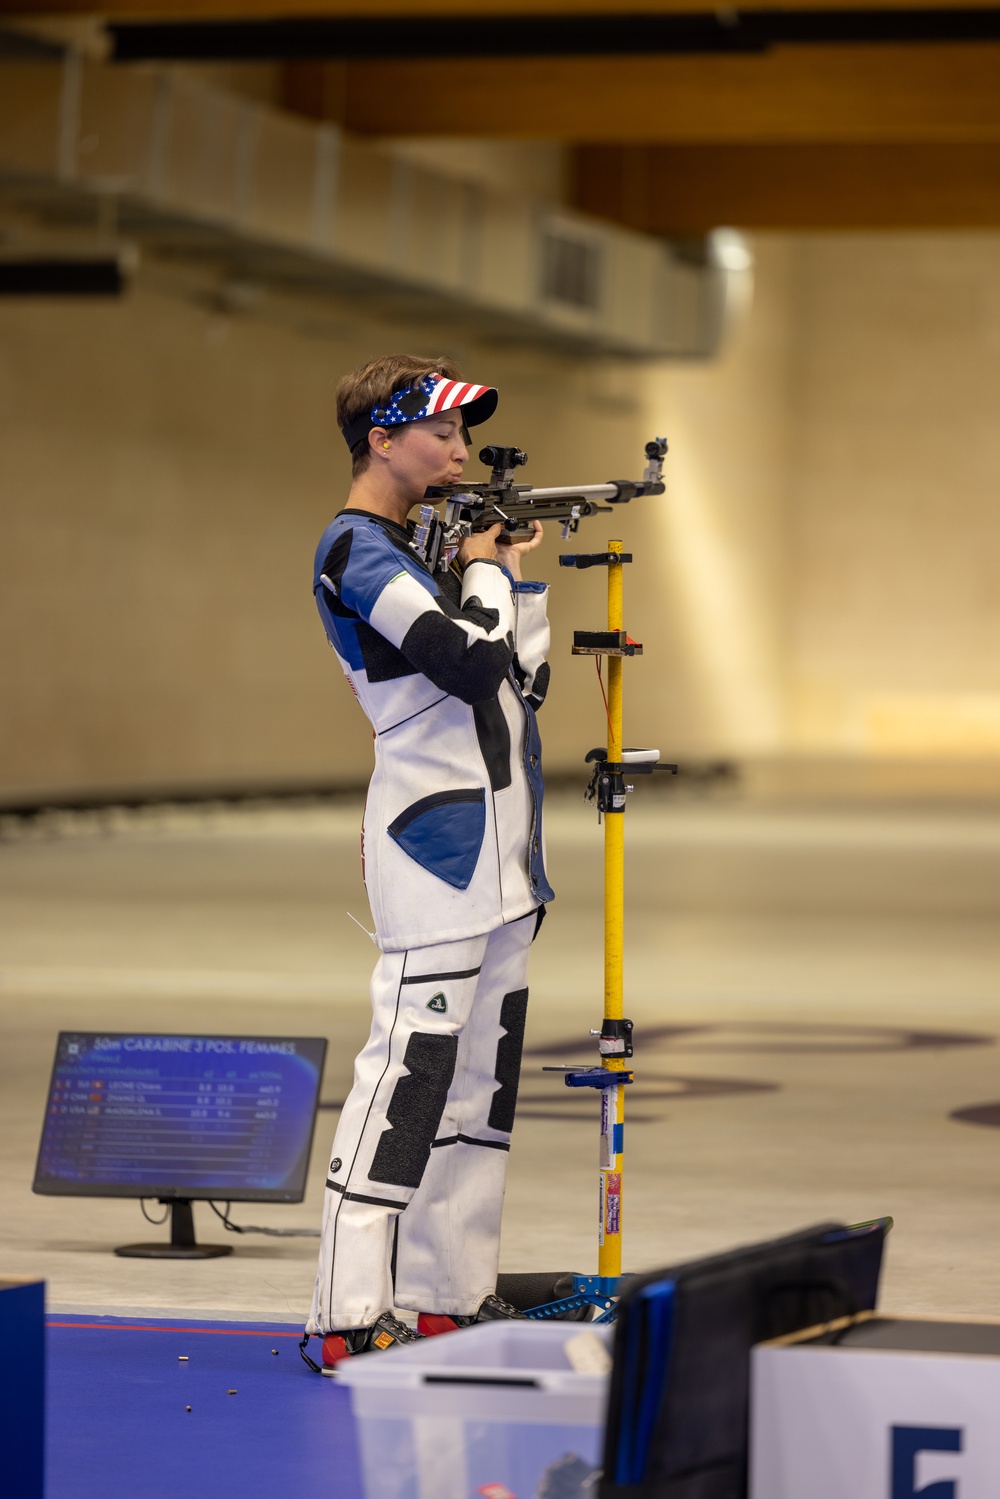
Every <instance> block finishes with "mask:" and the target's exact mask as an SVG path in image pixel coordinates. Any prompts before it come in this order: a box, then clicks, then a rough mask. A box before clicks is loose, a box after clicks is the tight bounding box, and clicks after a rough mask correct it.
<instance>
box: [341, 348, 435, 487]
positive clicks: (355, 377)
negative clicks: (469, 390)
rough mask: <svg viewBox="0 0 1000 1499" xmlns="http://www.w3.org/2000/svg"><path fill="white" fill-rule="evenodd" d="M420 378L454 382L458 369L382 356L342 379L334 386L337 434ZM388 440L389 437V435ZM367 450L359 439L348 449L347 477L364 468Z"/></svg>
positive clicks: (402, 356) (411, 356) (410, 356)
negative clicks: (434, 378) (356, 418)
mask: <svg viewBox="0 0 1000 1499" xmlns="http://www.w3.org/2000/svg"><path fill="white" fill-rule="evenodd" d="M424 375H443V376H444V377H445V379H446V380H458V379H460V378H461V377H460V375H459V372H458V368H457V367H456V365H455V364H454V362H453V361H452V360H451V359H443V358H442V359H421V358H420V356H419V355H416V354H383V355H381V357H380V358H378V359H370V360H369V361H368V363H367V364H363V365H362V366H361V368H360V369H356V370H352V371H351V373H350V374H349V375H345V376H344V378H343V380H341V382H340V384H339V385H338V386H337V425H338V427H339V428H340V430H341V431H343V430H344V428H345V427H346V426H347V425H348V423H349V422H352V421H354V419H355V417H358V416H361V415H362V414H363V413H364V412H366V411H371V410H372V408H373V407H375V406H387V405H388V404H389V398H390V396H391V395H392V394H393V392H394V391H397V390H405V389H406V387H407V386H408V385H413V384H414V382H415V381H417V380H422V379H423V377H424ZM389 435H390V436H391V435H392V433H391V432H390V434H389ZM370 458H371V449H370V448H369V446H368V438H367V437H363V438H362V439H361V440H360V442H356V443H355V444H354V446H353V448H352V449H351V475H352V477H353V478H355V479H356V478H357V477H358V475H359V474H363V473H364V471H365V469H366V468H367V467H368V463H369V460H370Z"/></svg>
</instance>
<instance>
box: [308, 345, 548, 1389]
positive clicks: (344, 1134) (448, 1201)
mask: <svg viewBox="0 0 1000 1499" xmlns="http://www.w3.org/2000/svg"><path fill="white" fill-rule="evenodd" d="M497 400H498V396H497V392H496V390H495V389H493V388H491V387H487V386H481V385H472V384H468V383H464V382H462V381H461V379H460V378H459V375H458V371H457V370H456V369H455V367H454V366H453V365H452V364H450V363H449V362H448V361H447V360H435V361H431V360H421V359H415V358H410V357H408V356H402V355H400V356H388V357H385V358H381V359H377V360H375V361H373V362H372V363H370V364H368V365H365V366H364V367H363V368H361V369H359V370H357V371H355V372H354V373H353V374H351V375H348V376H347V377H346V378H345V379H344V380H343V381H342V382H341V385H340V387H339V389H338V393H337V418H338V422H339V425H340V428H341V431H342V432H343V435H344V438H345V440H346V442H347V445H348V447H349V449H350V451H351V456H352V462H353V482H352V486H351V490H350V494H349V496H348V501H347V506H346V507H345V509H343V510H342V511H341V512H340V513H339V515H337V517H336V518H335V520H334V521H333V523H332V524H331V525H330V526H329V527H328V528H327V530H326V531H325V532H324V534H323V536H322V538H321V540H320V543H319V547H318V549H317V552H316V566H315V574H314V593H315V597H316V602H317V605H318V608H319V612H320V617H321V619H322V621H323V625H324V628H325V630H326V634H327V637H328V639H329V641H330V644H331V645H332V646H333V648H334V650H335V651H336V653H337V656H338V658H339V660H340V664H341V666H342V668H343V670H344V672H345V674H346V676H347V679H348V682H349V683H350V686H351V688H352V689H353V691H354V693H355V695H356V697H357V699H358V701H359V703H360V704H361V707H362V708H363V709H364V711H365V713H366V714H367V716H368V718H369V719H370V721H371V723H372V726H373V729H374V731H375V769H374V773H373V775H372V779H371V784H370V787H369V792H368V799H367V803H366V809H365V816H364V824H363V830H362V858H363V872H364V878H365V883H366V887H367V891H368V897H369V901H370V904H371V909H372V914H373V917H374V922H375V929H376V935H377V940H378V946H379V949H380V954H381V955H380V957H379V960H378V963H377V964H376V967H375V972H374V974H373V976H372V983H371V1000H372V1012H373V1018H372V1029H371V1034H370V1036H369V1039H368V1042H367V1044H366V1046H365V1048H364V1049H363V1051H362V1052H361V1054H360V1055H359V1056H358V1058H357V1061H356V1064H355V1074H354V1086H353V1088H352V1090H351V1093H350V1095H349V1097H348V1099H347V1102H346V1104H345V1105H344V1110H343V1113H342V1115H341V1119H340V1124H339V1127H338V1129H337V1133H336V1138H335V1140H334V1144H333V1149H332V1151H331V1155H330V1162H329V1172H328V1177H327V1191H326V1201H325V1206H324V1215H323V1231H322V1239H321V1245H320V1256H319V1268H318V1272H317V1277H316V1287H315V1294H314V1299H313V1306H312V1311H311V1314H310V1317H309V1321H308V1324H307V1337H308V1336H309V1335H312V1334H319V1335H321V1336H322V1337H323V1339H324V1344H323V1362H324V1364H326V1365H327V1366H332V1365H334V1364H335V1363H336V1362H337V1361H338V1360H339V1359H341V1358H343V1357H346V1356H348V1355H350V1354H353V1353H359V1352H363V1351H367V1350H369V1349H372V1348H385V1347H389V1346H391V1345H392V1344H393V1343H397V1342H399V1343H402V1342H408V1341H411V1340H412V1339H414V1338H415V1337H417V1336H419V1334H420V1333H424V1334H426V1333H429V1332H437V1331H445V1330H448V1329H449V1328H451V1327H454V1326H459V1325H464V1324H466V1323H468V1322H472V1321H476V1320H484V1319H488V1318H495V1317H503V1316H517V1315H519V1314H518V1313H517V1312H516V1311H515V1310H514V1308H513V1307H510V1306H508V1305H507V1304H506V1303H504V1302H502V1301H501V1300H500V1299H499V1298H498V1297H497V1296H496V1294H495V1292H496V1275H497V1265H498V1259H499V1236H500V1215H501V1208H502V1203H503V1193H504V1181H505V1175H506V1166H507V1154H508V1150H509V1146H510V1135H511V1129H512V1127H513V1122H514V1106H515V1102H516V1097H517V1083H518V1073H519V1067H520V1057H521V1046H522V1040H523V1034H524V1022H525V1012H526V1007H527V1000H528V990H527V984H526V972H527V961H528V949H529V947H530V945H531V942H532V941H533V939H534V936H535V934H536V932H537V930H538V926H539V924H540V921H541V918H542V916H543V915H544V910H545V902H546V901H548V900H550V899H551V898H552V890H551V889H550V887H549V884H548V881H547V879H546V876H545V868H544V863H543V854H544V850H543V840H542V820H541V818H542V775H541V746H540V742H539V738H538V731H537V727H536V724H535V709H536V708H538V707H539V706H540V704H541V701H542V699H543V697H544V696H545V690H546V687H547V685H548V674H549V668H548V664H547V662H546V660H545V655H546V651H547V649H548V643H549V628H548V622H547V620H546V613H545V610H546V594H547V585H546V584H544V583H536V582H525V581H523V580H522V578H521V561H522V558H523V557H524V556H525V554H526V553H528V552H531V551H533V550H534V549H535V548H536V547H537V546H538V545H539V543H540V541H541V539H542V537H541V526H540V525H539V524H538V523H537V522H536V523H535V527H534V531H533V533H532V534H531V535H530V537H529V538H528V539H527V540H524V541H520V542H512V541H511V540H510V539H509V538H508V537H506V536H505V535H503V534H502V533H501V530H500V527H499V526H494V527H492V529H491V530H489V531H485V532H481V533H478V534H475V535H472V536H468V537H466V538H465V539H464V540H463V541H462V543H461V546H460V548H459V550H458V555H457V558H456V559H455V564H454V565H453V566H452V567H451V568H450V569H448V570H447V571H445V572H443V573H442V572H435V573H433V574H432V573H431V572H429V571H428V569H427V567H426V566H425V565H424V563H423V562H422V561H421V560H420V558H419V557H418V556H417V555H416V553H415V552H414V550H413V548H412V547H411V545H410V541H411V536H412V530H411V529H409V528H408V527H407V516H408V514H409V512H410V510H411V509H412V508H413V507H414V506H415V505H418V504H420V503H421V501H423V499H424V495H425V491H426V489H427V488H428V486H430V485H435V484H443V483H453V482H456V481H457V480H458V479H460V478H461V474H462V469H463V467H464V465H465V462H466V460H467V457H468V452H467V440H468V434H467V428H468V427H469V426H473V425H477V424H479V423H481V422H483V421H485V420H487V418H488V417H490V416H491V415H492V414H493V412H494V410H495V409H496V405H497ZM395 1310H399V1311H405V1312H409V1313H416V1314H418V1319H419V1320H418V1323H417V1326H418V1329H419V1332H414V1331H413V1329H412V1327H410V1326H409V1325H407V1324H406V1323H404V1322H402V1321H400V1320H399V1319H397V1317H396V1316H395V1315H394V1311H395Z"/></svg>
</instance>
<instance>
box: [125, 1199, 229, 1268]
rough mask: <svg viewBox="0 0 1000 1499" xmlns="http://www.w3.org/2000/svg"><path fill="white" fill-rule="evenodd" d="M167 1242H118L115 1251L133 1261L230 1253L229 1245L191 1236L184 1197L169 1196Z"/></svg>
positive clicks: (191, 1225)
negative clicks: (201, 1242) (168, 1231)
mask: <svg viewBox="0 0 1000 1499" xmlns="http://www.w3.org/2000/svg"><path fill="white" fill-rule="evenodd" d="M160 1202H161V1203H162V1205H163V1206H164V1207H169V1208H170V1243H169V1244H165V1243H164V1242H163V1241H162V1240H160V1241H159V1242H157V1243H155V1244H121V1245H119V1247H118V1248H117V1249H116V1250H115V1254H120V1255H122V1256H123V1257H124V1258H125V1259H135V1260H214V1259H215V1258H217V1256H218V1255H220V1254H232V1252H233V1248H232V1245H231V1244H199V1243H197V1242H196V1240H195V1236H194V1213H193V1211H192V1209H191V1203H190V1201H189V1200H188V1199H187V1198H183V1197H176V1198H170V1200H169V1201H167V1202H164V1200H163V1198H162V1197H161V1198H160Z"/></svg>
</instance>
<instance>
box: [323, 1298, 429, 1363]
mask: <svg viewBox="0 0 1000 1499" xmlns="http://www.w3.org/2000/svg"><path fill="white" fill-rule="evenodd" d="M422 1337H423V1334H422V1333H420V1332H414V1330H413V1328H412V1327H408V1326H407V1324H406V1323H405V1322H400V1321H399V1318H398V1317H394V1316H393V1315H392V1313H391V1312H383V1313H382V1315H381V1317H376V1318H375V1321H374V1322H373V1323H371V1325H370V1326H369V1327H350V1328H348V1329H347V1330H346V1331H345V1332H328V1333H327V1334H326V1337H325V1338H324V1339H323V1352H322V1355H321V1358H322V1361H323V1373H324V1374H327V1373H332V1372H333V1371H334V1370H335V1369H336V1367H337V1365H338V1364H339V1363H341V1362H342V1361H343V1360H344V1359H345V1358H352V1357H353V1356H354V1355H355V1354H356V1353H372V1352H374V1351H376V1350H378V1351H384V1350H385V1349H386V1348H393V1347H395V1345H396V1344H397V1343H398V1344H399V1345H400V1346H402V1345H403V1344H404V1343H419V1341H420V1339H421V1338H422Z"/></svg>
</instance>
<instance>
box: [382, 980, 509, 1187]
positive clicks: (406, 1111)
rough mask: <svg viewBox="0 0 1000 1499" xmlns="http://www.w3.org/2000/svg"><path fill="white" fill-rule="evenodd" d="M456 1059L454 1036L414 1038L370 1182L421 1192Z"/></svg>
mask: <svg viewBox="0 0 1000 1499" xmlns="http://www.w3.org/2000/svg"><path fill="white" fill-rule="evenodd" d="M504 1003H505V1004H506V1000H505V1001H504ZM522 1031H523V1021H522ZM457 1055H458V1037H457V1036H440V1035H433V1034H431V1033H428V1032H426V1031H414V1032H413V1035H412V1036H411V1037H410V1039H409V1041H408V1042H407V1043H406V1051H405V1053H404V1054H403V1066H404V1067H405V1068H406V1070H407V1072H408V1073H409V1076H408V1077H401V1078H400V1079H399V1082H398V1083H397V1084H396V1086H395V1088H394V1089H393V1090H392V1098H391V1099H390V1100H389V1107H388V1108H387V1109H386V1112H385V1117H386V1119H387V1120H388V1121H389V1128H388V1129H385V1130H383V1131H382V1137H381V1139H380V1140H379V1142H378V1145H377V1147H376V1149H375V1158H374V1160H373V1161H372V1164H371V1169H370V1171H369V1172H368V1179H369V1181H374V1182H386V1183H388V1184H390V1185H392V1186H396V1187H419V1186H420V1182H421V1179H422V1177H423V1174H424V1169H425V1167H426V1165H427V1160H428V1157H429V1156H430V1153H431V1141H432V1140H433V1139H434V1136H435V1135H436V1134H437V1130H438V1125H439V1124H440V1123H441V1115H442V1114H443V1113H444V1106H445V1100H446V1099H447V1097H448V1089H449V1088H450V1087H451V1082H452V1078H453V1077H454V1076H455V1058H456V1056H457Z"/></svg>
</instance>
